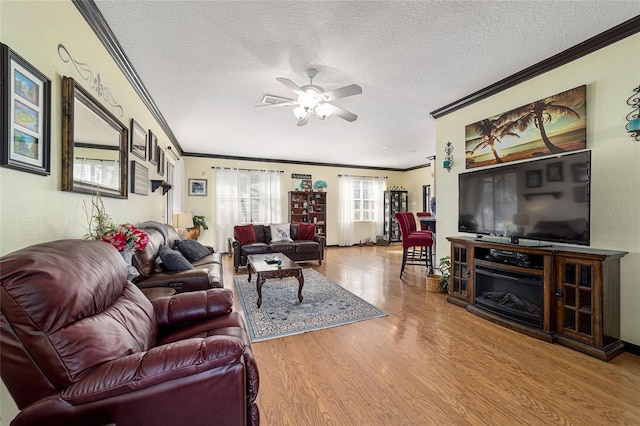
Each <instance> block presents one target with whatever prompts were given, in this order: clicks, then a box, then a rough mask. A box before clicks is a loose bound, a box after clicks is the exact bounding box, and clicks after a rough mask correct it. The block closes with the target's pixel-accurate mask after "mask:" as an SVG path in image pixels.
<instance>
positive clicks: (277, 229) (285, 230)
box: [271, 223, 293, 242]
mask: <svg viewBox="0 0 640 426" xmlns="http://www.w3.org/2000/svg"><path fill="white" fill-rule="evenodd" d="M290 233H291V224H290V223H278V224H275V225H271V241H272V242H273V241H288V242H293V240H292V239H291V235H290Z"/></svg>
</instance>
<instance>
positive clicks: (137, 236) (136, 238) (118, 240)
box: [100, 223, 149, 251]
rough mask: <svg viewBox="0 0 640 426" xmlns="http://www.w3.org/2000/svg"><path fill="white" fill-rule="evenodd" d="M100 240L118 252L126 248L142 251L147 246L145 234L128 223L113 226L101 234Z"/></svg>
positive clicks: (147, 238)
mask: <svg viewBox="0 0 640 426" xmlns="http://www.w3.org/2000/svg"><path fill="white" fill-rule="evenodd" d="M112 226H113V225H112ZM100 239H101V240H102V241H104V242H107V243H109V244H111V245H112V246H114V247H115V248H116V249H117V250H118V251H123V250H124V249H126V248H133V249H134V250H144V249H145V247H147V244H149V237H148V236H147V234H146V233H145V232H144V231H141V230H140V229H138V228H136V227H135V226H133V225H132V224H130V223H123V224H120V225H117V226H113V228H112V229H111V230H110V231H109V232H107V233H105V234H103V235H102V236H101V238H100Z"/></svg>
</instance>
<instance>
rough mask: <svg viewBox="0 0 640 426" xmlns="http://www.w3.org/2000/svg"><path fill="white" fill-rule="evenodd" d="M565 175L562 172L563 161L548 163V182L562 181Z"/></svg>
mask: <svg viewBox="0 0 640 426" xmlns="http://www.w3.org/2000/svg"><path fill="white" fill-rule="evenodd" d="M563 180H564V175H563V174H562V161H559V162H557V163H551V164H548V165H547V182H562V181H563Z"/></svg>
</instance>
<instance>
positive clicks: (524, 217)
mask: <svg viewBox="0 0 640 426" xmlns="http://www.w3.org/2000/svg"><path fill="white" fill-rule="evenodd" d="M513 224H514V225H516V226H517V227H518V235H520V236H524V227H525V226H528V225H529V214H528V213H516V214H514V215H513ZM511 242H512V243H514V244H518V242H519V241H518V237H517V236H516V235H512V236H511Z"/></svg>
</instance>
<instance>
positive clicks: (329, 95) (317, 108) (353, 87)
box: [258, 68, 362, 126]
mask: <svg viewBox="0 0 640 426" xmlns="http://www.w3.org/2000/svg"><path fill="white" fill-rule="evenodd" d="M305 74H306V75H307V77H309V84H308V85H306V86H302V87H299V86H298V85H297V84H295V83H294V82H293V81H291V80H289V79H288V78H283V77H278V78H276V80H278V81H279V82H280V83H282V84H284V85H285V86H287V87H288V88H289V89H291V90H292V91H293V92H294V93H295V94H296V95H298V100H293V99H286V98H280V97H277V96H271V95H266V96H265V97H264V98H263V105H258V106H260V107H262V106H286V105H298V106H297V107H296V108H294V110H293V114H294V115H295V116H296V117H297V118H298V126H304V125H305V124H307V122H308V121H309V117H311V116H312V115H313V116H316V117H318V118H319V119H321V120H324V119H325V118H327V117H329V116H331V115H335V116H337V117H340V118H342V119H343V120H346V121H349V122H352V121H356V119H357V118H358V116H357V115H355V114H354V113H352V112H349V111H347V110H344V109H342V108H339V107H337V106H335V105H333V104H331V103H329V101H333V100H336V99H341V98H346V97H348V96H354V95H359V94H361V93H362V87H360V86H358V85H357V84H350V85H348V86H344V87H341V88H339V89H336V90H331V91H329V92H325V91H324V89H323V88H322V87H320V86H316V85H314V84H313V79H314V78H315V76H316V75H318V71H317V70H315V69H313V68H310V69H308V70H306V71H305ZM268 98H269V101H270V102H268V103H265V102H267V99H268ZM273 99H276V101H275V102H273Z"/></svg>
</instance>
